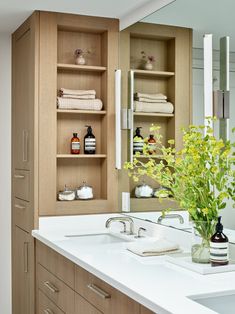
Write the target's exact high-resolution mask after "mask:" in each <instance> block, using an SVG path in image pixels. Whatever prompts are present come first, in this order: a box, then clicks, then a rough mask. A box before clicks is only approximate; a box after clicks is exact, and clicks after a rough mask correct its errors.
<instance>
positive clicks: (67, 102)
mask: <svg viewBox="0 0 235 314" xmlns="http://www.w3.org/2000/svg"><path fill="white" fill-rule="evenodd" d="M57 106H58V108H59V109H75V110H97V111H99V110H102V107H103V103H102V101H101V100H100V99H88V100H85V99H71V98H63V97H57Z"/></svg>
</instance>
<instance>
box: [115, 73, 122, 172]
mask: <svg viewBox="0 0 235 314" xmlns="http://www.w3.org/2000/svg"><path fill="white" fill-rule="evenodd" d="M115 137H116V141H115V146H116V147H115V150H116V161H115V168H116V169H119V170H120V169H121V168H122V132H121V70H116V71H115Z"/></svg>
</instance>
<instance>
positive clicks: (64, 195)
mask: <svg viewBox="0 0 235 314" xmlns="http://www.w3.org/2000/svg"><path fill="white" fill-rule="evenodd" d="M75 198H76V194H75V191H72V190H69V189H68V188H67V186H66V185H65V187H64V191H60V192H59V193H58V200H59V201H74V200H75Z"/></svg>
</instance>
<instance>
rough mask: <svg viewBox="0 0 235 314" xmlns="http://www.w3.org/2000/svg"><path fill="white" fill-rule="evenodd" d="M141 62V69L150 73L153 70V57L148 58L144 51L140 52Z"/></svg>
mask: <svg viewBox="0 0 235 314" xmlns="http://www.w3.org/2000/svg"><path fill="white" fill-rule="evenodd" d="M141 55H142V61H143V69H144V70H148V71H151V70H152V69H153V63H154V62H155V57H154V56H148V55H146V53H145V52H144V51H141Z"/></svg>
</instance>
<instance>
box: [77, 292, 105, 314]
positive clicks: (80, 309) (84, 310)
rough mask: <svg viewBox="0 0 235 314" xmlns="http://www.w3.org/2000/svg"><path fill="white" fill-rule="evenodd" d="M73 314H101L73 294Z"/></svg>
mask: <svg viewBox="0 0 235 314" xmlns="http://www.w3.org/2000/svg"><path fill="white" fill-rule="evenodd" d="M74 314H102V312H100V311H99V310H97V309H96V308H95V307H94V306H92V305H91V304H90V303H89V302H87V301H86V300H85V299H84V298H83V297H81V296H80V295H78V294H77V293H75V311H74Z"/></svg>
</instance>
